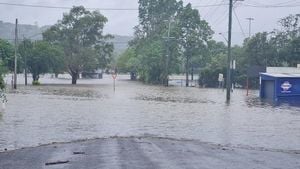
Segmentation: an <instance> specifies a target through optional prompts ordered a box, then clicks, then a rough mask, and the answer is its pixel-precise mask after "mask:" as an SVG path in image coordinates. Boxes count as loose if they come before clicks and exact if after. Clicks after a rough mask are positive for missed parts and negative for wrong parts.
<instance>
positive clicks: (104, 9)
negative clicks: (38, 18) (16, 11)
mask: <svg viewBox="0 0 300 169" xmlns="http://www.w3.org/2000/svg"><path fill="white" fill-rule="evenodd" d="M0 5H8V6H18V7H32V8H50V9H72V7H66V6H48V5H32V4H19V3H18V4H17V3H5V2H0ZM86 9H90V10H103V11H137V10H138V9H137V8H86Z"/></svg>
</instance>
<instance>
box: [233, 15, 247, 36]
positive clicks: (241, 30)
mask: <svg viewBox="0 0 300 169" xmlns="http://www.w3.org/2000/svg"><path fill="white" fill-rule="evenodd" d="M233 13H234V16H235V18H236V20H237V21H238V24H239V27H240V29H241V31H242V33H243V35H244V37H245V38H246V34H245V32H244V29H243V27H242V25H241V22H240V20H239V18H238V16H237V14H236V12H235V10H234V9H233Z"/></svg>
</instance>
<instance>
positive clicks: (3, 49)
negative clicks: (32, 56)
mask: <svg viewBox="0 0 300 169" xmlns="http://www.w3.org/2000/svg"><path fill="white" fill-rule="evenodd" d="M14 55H15V54H14V47H13V45H12V44H10V43H9V42H8V41H6V40H3V39H0V59H1V62H2V65H3V66H4V68H5V70H6V71H7V69H8V70H10V71H13V70H14Z"/></svg>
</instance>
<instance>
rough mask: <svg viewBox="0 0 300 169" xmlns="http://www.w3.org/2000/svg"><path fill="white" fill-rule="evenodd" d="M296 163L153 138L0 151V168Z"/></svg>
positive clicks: (287, 166)
mask: <svg viewBox="0 0 300 169" xmlns="http://www.w3.org/2000/svg"><path fill="white" fill-rule="evenodd" d="M299 159H300V152H299V151H280V150H268V149H252V148H250V147H247V148H246V147H244V148H241V147H230V146H222V145H218V144H211V143H203V142H199V141H192V140H176V139H166V138H153V137H127V138H125V137H123V138H122V137H112V138H107V139H95V140H86V141H78V142H72V143H58V144H51V145H45V146H40V147H36V148H25V149H20V150H14V151H9V152H2V153H0V168H1V169H42V168H45V169H47V168H49V169H50V168H51V169H61V168H67V169H69V168H70V169H83V168H84V169H99V168H109V169H119V168H128V169H141V168H149V169H160V168H164V169H165V168H170V169H177V168H178V169H182V168H189V169H193V168H195V169H196V168H197V169H198V168H203V169H221V168H222V169H226V168H228V169H241V168H242V169H253V168H255V169H271V168H272V169H281V168H282V169H296V168H300V160H299ZM59 163H60V164H59Z"/></svg>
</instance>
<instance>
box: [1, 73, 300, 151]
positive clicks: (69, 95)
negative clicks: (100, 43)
mask: <svg viewBox="0 0 300 169" xmlns="http://www.w3.org/2000/svg"><path fill="white" fill-rule="evenodd" d="M127 79H128V76H119V77H117V81H116V91H115V92H114V91H113V86H112V84H113V83H112V78H111V76H109V75H106V76H104V79H100V80H79V82H78V83H79V84H78V85H76V86H72V85H69V83H70V82H71V81H70V79H65V78H61V79H52V78H49V77H44V78H42V79H41V82H42V83H43V84H44V85H41V86H26V87H25V86H24V85H22V86H20V87H19V89H18V90H17V91H14V92H12V91H10V92H8V93H7V99H8V102H7V103H6V109H5V111H4V112H2V113H0V151H3V150H4V149H5V148H7V149H18V148H22V147H29V146H37V145H40V144H48V143H52V142H69V141H73V140H79V139H92V138H103V137H111V136H125V137H129V136H159V137H170V138H178V139H180V138H185V139H195V140H200V141H203V142H211V143H216V144H224V145H225V144H226V145H232V146H243V147H264V148H272V149H282V150H300V103H299V104H297V103H293V104H289V103H282V104H276V105H274V104H272V103H268V102H263V101H261V100H260V99H259V98H258V91H251V92H250V96H248V97H247V96H246V92H245V91H244V90H234V92H233V93H232V100H231V103H230V104H227V103H226V102H225V91H223V90H222V89H206V88H205V89H203V88H201V89H200V88H185V87H180V85H178V86H173V87H168V88H166V87H162V86H153V85H145V84H143V83H140V82H134V81H129V80H127ZM174 84H176V83H174ZM298 105H299V107H298Z"/></svg>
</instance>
